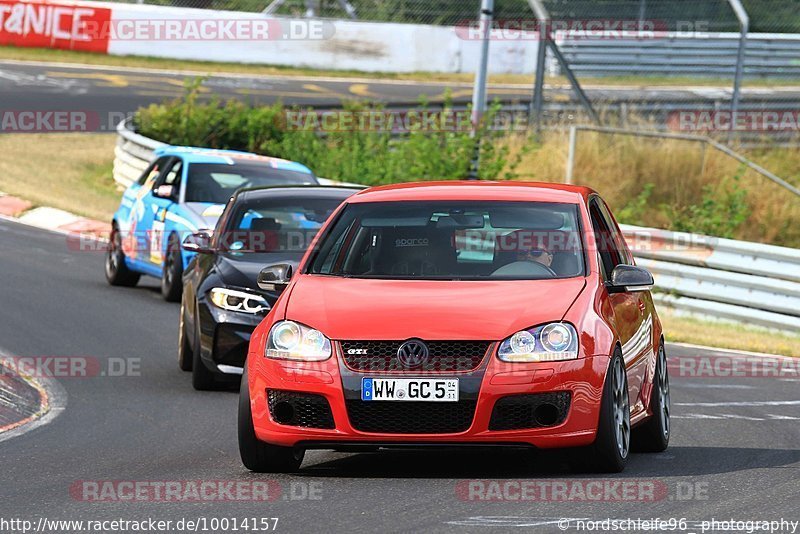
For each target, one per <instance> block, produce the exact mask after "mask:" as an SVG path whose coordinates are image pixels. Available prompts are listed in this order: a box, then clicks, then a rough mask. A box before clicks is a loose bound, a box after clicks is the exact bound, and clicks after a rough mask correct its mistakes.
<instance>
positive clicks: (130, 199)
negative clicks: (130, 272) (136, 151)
mask: <svg viewBox="0 0 800 534" xmlns="http://www.w3.org/2000/svg"><path fill="white" fill-rule="evenodd" d="M171 159H172V158H171V157H169V156H163V157H160V158H158V159H156V160H155V161H154V162H153V163H151V164H150V166H149V167H148V168H147V170H145V172H144V173H143V174H142V176H141V177H140V178H139V180H138V181H137V183H136V185H135V186H132V187H130V188H129V189H128V190H127V191H126V192H125V195H124V197H123V202H125V203H127V204H128V205H130V210H129V212H128V214H127V220H125V221H121V222H120V226H121V229H123V230H124V231H125V235H124V236H123V241H122V248H123V251H124V252H125V256H126V258H127V260H128V261H130V262H132V263H133V264H134V266H135V267H138V268H142V267H146V265H148V259H149V258H148V257H149V250H150V244H149V235H148V231H149V229H150V227H151V226H152V215H151V213H152V212H151V209H152V208H151V207H150V205H151V203H152V197H153V187H154V186H155V184H156V182H157V181H158V178H159V177H160V176H161V174H162V173H163V171H164V168H165V167H166V166H167V165H168V163H169V162H170V160H171Z"/></svg>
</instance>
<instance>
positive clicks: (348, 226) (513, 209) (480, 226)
mask: <svg viewBox="0 0 800 534" xmlns="http://www.w3.org/2000/svg"><path fill="white" fill-rule="evenodd" d="M579 229H580V227H579V225H578V206H577V205H576V204H561V203H544V202H478V201H459V202H453V201H450V202H428V201H425V202H423V201H420V202H393V203H380V202H376V203H363V204H360V203H359V204H350V205H348V206H347V207H346V208H345V209H344V210H343V212H342V214H341V216H340V217H339V218H338V220H337V221H336V222H335V223H334V225H333V227H332V228H331V229H330V231H329V232H326V235H325V236H324V237H323V239H322V240H321V242H320V243H319V247H318V252H317V254H316V255H315V256H314V259H313V261H312V263H311V265H310V267H309V269H308V272H309V273H311V274H326V275H334V276H347V277H360V278H388V279H458V280H482V279H516V280H519V279H530V280H533V279H548V278H568V277H575V276H583V274H584V257H583V244H582V239H581V237H580V236H581V234H580V231H579Z"/></svg>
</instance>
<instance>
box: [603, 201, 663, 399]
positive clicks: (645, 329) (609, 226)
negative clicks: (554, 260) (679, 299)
mask: <svg viewBox="0 0 800 534" xmlns="http://www.w3.org/2000/svg"><path fill="white" fill-rule="evenodd" d="M590 213H591V217H592V225H593V226H594V227H595V232H598V230H599V237H598V241H599V242H598V253H599V254H600V258H601V263H602V265H603V269H602V271H603V276H604V278H605V280H609V279H610V277H611V273H612V272H613V270H614V268H615V267H616V266H617V265H620V264H626V265H633V256H632V255H631V253H630V250H629V249H628V247H627V245H626V244H625V240H624V238H623V236H622V232H620V230H619V227H618V226H617V224H616V221H614V218H613V217H612V216H611V213H610V212H609V210H608V208H607V206H606V205H605V203H604V202H603V201H602V200H601V199H600V198H599V197H594V198H593V199H592V201H591V204H590ZM596 235H597V234H596ZM643 294H644V292H630V291H624V292H620V293H610V294H608V298H609V301H610V302H611V308H612V310H613V313H612V316H613V321H612V322H613V324H614V326H615V328H616V330H617V335H618V336H619V340H620V343H621V344H622V357H623V359H624V361H625V367H626V369H627V371H628V393H629V395H630V398H631V400H632V402H631V410H632V412H633V413H632V415H635V414H636V413H637V412H638V411H640V410H642V409H644V404H643V403H642V402H641V399H640V393H641V389H642V385H643V383H644V380H645V376H646V373H647V364H648V361H649V360H650V356H651V355H652V351H653V345H652V333H653V318H652V315H651V313H650V310H651V307H649V306H647V305H646V302H645V301H644V298H643Z"/></svg>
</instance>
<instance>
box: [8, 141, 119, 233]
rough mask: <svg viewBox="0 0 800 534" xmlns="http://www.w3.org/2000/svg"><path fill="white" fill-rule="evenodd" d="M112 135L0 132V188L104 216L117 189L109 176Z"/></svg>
mask: <svg viewBox="0 0 800 534" xmlns="http://www.w3.org/2000/svg"><path fill="white" fill-rule="evenodd" d="M115 141H116V139H115V136H114V135H113V134H84V133H64V134H3V135H0V154H3V157H2V158H0V191H3V192H4V193H8V194H10V195H14V196H17V197H20V198H24V199H25V200H28V201H30V202H32V203H33V204H34V206H50V207H53V208H59V209H63V210H66V211H70V212H72V213H77V214H79V215H83V216H85V217H90V218H92V219H98V220H101V221H110V220H111V215H112V214H113V213H114V210H116V209H117V206H118V205H119V198H120V193H119V192H118V191H117V187H116V184H115V183H114V180H113V179H112V177H111V170H112V161H113V159H114V143H115Z"/></svg>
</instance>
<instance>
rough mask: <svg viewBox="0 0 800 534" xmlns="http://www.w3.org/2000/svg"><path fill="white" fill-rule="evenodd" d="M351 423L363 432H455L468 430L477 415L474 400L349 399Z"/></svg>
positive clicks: (348, 411)
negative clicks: (392, 400)
mask: <svg viewBox="0 0 800 534" xmlns="http://www.w3.org/2000/svg"><path fill="white" fill-rule="evenodd" d="M345 403H346V405H347V415H348V416H349V418H350V424H351V425H352V426H353V428H355V429H356V430H360V431H361V432H380V433H385V434H451V433H456V432H466V431H467V430H468V429H469V427H470V425H471V424H472V418H473V417H474V415H475V405H476V402H475V401H474V400H461V401H458V402H388V401H386V402H384V401H366V402H365V401H361V400H347V401H345Z"/></svg>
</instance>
